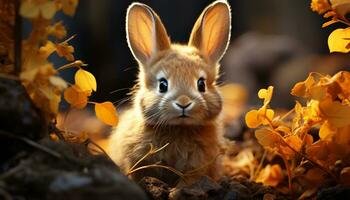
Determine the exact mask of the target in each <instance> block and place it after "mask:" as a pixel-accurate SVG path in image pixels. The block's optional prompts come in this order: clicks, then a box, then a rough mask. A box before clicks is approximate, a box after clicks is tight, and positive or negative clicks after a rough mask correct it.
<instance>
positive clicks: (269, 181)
mask: <svg viewBox="0 0 350 200" xmlns="http://www.w3.org/2000/svg"><path fill="white" fill-rule="evenodd" d="M282 180H283V173H282V169H281V167H280V166H279V165H278V164H274V165H272V166H271V165H266V167H265V168H264V169H262V170H261V171H260V172H259V175H258V177H257V178H256V182H258V183H263V184H264V185H268V186H272V187H275V186H277V185H278V184H279V183H280V182H281V181H282Z"/></svg>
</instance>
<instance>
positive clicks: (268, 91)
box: [258, 86, 273, 104]
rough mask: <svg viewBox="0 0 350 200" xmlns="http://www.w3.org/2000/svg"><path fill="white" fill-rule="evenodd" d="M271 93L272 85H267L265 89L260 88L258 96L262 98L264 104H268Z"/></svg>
mask: <svg viewBox="0 0 350 200" xmlns="http://www.w3.org/2000/svg"><path fill="white" fill-rule="evenodd" d="M272 93H273V87H272V86H269V87H268V88H267V89H260V90H259V92H258V96H259V98H260V99H264V104H268V103H269V102H270V101H271V98H272Z"/></svg>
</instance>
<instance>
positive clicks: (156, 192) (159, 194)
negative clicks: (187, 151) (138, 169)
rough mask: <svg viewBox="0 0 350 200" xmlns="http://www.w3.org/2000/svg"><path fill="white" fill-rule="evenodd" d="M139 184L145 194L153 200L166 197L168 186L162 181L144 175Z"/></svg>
mask: <svg viewBox="0 0 350 200" xmlns="http://www.w3.org/2000/svg"><path fill="white" fill-rule="evenodd" d="M139 185H140V186H141V187H142V188H143V189H144V190H145V191H146V193H147V195H148V196H149V197H150V198H151V199H154V200H163V199H168V196H169V193H170V187H169V185H168V184H166V183H164V182H163V181H161V180H159V179H157V178H153V177H144V178H143V179H141V181H140V182H139Z"/></svg>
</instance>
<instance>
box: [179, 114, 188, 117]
mask: <svg viewBox="0 0 350 200" xmlns="http://www.w3.org/2000/svg"><path fill="white" fill-rule="evenodd" d="M178 118H190V116H188V115H186V114H182V115H180V116H179V117H178Z"/></svg>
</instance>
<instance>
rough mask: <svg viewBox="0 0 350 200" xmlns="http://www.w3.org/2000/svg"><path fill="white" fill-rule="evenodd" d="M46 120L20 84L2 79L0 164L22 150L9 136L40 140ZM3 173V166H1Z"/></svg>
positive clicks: (20, 144) (0, 91)
mask: <svg viewBox="0 0 350 200" xmlns="http://www.w3.org/2000/svg"><path fill="white" fill-rule="evenodd" d="M45 128H46V127H45V120H44V119H43V118H42V116H41V114H40V112H39V110H38V109H37V108H36V107H35V106H34V104H33V103H32V102H31V100H30V98H29V96H28V94H27V93H26V90H25V89H24V87H23V86H22V85H21V83H20V82H18V81H15V80H11V79H5V78H0V146H1V148H2V152H1V155H0V163H4V161H6V160H7V159H8V158H10V157H12V156H13V155H14V154H15V153H17V152H18V151H20V150H21V149H22V146H24V145H23V143H22V142H20V141H19V140H16V139H13V138H11V137H9V134H10V135H11V134H14V135H17V136H22V137H27V138H29V139H31V140H38V139H40V138H42V137H43V136H44V135H45ZM0 171H1V166H0Z"/></svg>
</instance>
